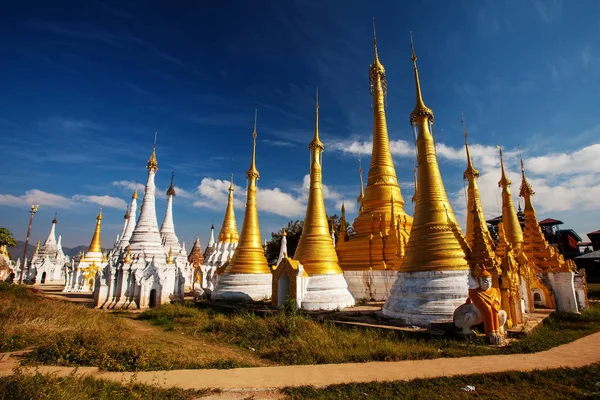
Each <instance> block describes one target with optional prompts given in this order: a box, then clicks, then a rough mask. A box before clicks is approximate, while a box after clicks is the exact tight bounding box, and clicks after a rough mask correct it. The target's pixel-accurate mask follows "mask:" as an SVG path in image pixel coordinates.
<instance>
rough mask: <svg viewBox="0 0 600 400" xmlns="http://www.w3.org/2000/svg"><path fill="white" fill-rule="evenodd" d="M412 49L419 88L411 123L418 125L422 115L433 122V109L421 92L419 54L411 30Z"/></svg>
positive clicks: (416, 83)
mask: <svg viewBox="0 0 600 400" xmlns="http://www.w3.org/2000/svg"><path fill="white" fill-rule="evenodd" d="M410 49H411V57H410V58H411V60H412V62H413V70H414V75H415V86H416V89H417V93H416V95H417V104H416V105H415V109H414V110H413V112H412V113H411V114H410V123H411V124H412V125H418V124H419V121H420V117H427V118H426V121H427V122H429V123H433V120H434V117H433V111H432V110H431V109H430V108H429V107H427V106H426V105H425V103H424V102H423V95H422V94H421V82H420V81H419V69H418V68H417V54H416V53H415V44H414V42H413V36H412V31H410Z"/></svg>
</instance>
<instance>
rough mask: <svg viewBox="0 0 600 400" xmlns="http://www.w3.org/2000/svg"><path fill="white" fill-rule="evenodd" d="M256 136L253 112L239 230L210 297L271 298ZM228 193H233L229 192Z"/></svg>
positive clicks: (234, 298)
mask: <svg viewBox="0 0 600 400" xmlns="http://www.w3.org/2000/svg"><path fill="white" fill-rule="evenodd" d="M256 137H257V133H256V115H255V117H254V132H252V138H253V145H252V161H251V164H250V168H249V169H248V172H246V179H247V180H248V188H247V194H246V210H245V213H244V222H243V224H242V232H241V234H240V235H239V242H238V245H237V247H236V248H235V250H234V252H233V256H232V257H231V259H230V260H229V261H227V262H225V263H224V264H223V265H221V266H220V267H218V268H217V274H218V276H217V283H216V287H215V289H214V291H213V292H212V293H211V299H212V300H237V301H261V300H268V299H270V298H271V270H270V269H269V266H268V263H267V259H266V257H265V252H264V249H263V246H262V240H261V237H260V227H259V224H258V209H257V207H256V190H257V189H256V181H257V180H258V179H259V177H260V174H259V173H258V170H257V169H256ZM229 193H230V196H232V195H233V194H232V192H231V191H230V192H229ZM226 218H227V217H226Z"/></svg>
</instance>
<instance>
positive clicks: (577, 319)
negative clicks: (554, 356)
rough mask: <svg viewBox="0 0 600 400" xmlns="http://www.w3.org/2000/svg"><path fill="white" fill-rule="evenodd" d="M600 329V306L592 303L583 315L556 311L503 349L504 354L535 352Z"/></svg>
mask: <svg viewBox="0 0 600 400" xmlns="http://www.w3.org/2000/svg"><path fill="white" fill-rule="evenodd" d="M598 331H600V306H599V305H597V304H592V305H591V307H589V308H588V309H587V310H585V311H583V312H582V313H581V315H575V314H561V313H554V314H551V315H550V317H548V318H547V319H546V320H545V321H544V324H543V325H542V326H540V327H538V328H537V329H536V330H535V331H533V332H532V333H531V334H529V335H528V336H526V337H524V338H523V339H520V340H518V341H515V342H513V343H511V344H510V345H509V346H506V347H504V348H502V349H501V352H502V354H514V353H534V352H538V351H543V350H548V349H550V348H552V347H555V346H560V345H561V344H565V343H569V342H572V341H574V340H577V339H579V338H582V337H584V336H587V335H589V334H592V333H594V332H598Z"/></svg>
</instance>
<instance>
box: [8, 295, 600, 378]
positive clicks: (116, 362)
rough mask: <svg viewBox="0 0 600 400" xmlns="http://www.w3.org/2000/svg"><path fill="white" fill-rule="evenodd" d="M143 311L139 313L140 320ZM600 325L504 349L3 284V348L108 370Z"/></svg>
mask: <svg viewBox="0 0 600 400" xmlns="http://www.w3.org/2000/svg"><path fill="white" fill-rule="evenodd" d="M136 316H137V319H136ZM596 331H600V306H598V305H595V306H593V307H592V308H590V309H589V310H588V311H586V312H584V313H583V314H582V315H580V316H576V315H561V314H554V315H552V316H551V317H550V318H549V319H547V321H546V323H545V324H544V325H543V326H542V327H540V328H538V330H536V331H535V332H534V333H533V334H531V335H529V336H527V337H526V338H524V339H520V340H516V341H513V342H511V343H510V344H509V345H507V346H504V347H501V348H493V347H490V346H488V345H487V344H486V343H485V341H484V340H483V338H482V337H476V338H464V337H462V336H447V337H442V336H428V335H423V334H421V333H411V332H402V331H391V330H380V329H365V328H356V327H348V326H339V325H336V324H334V323H333V322H329V321H324V322H317V321H314V320H312V319H311V318H310V317H308V316H306V315H303V314H302V313H300V312H298V311H297V310H293V309H288V310H287V311H286V312H278V313H272V314H269V315H266V316H257V315H255V314H253V313H250V312H241V313H230V314H224V313H219V312H215V311H213V310H210V309H208V310H204V309H199V308H197V307H196V306H194V305H193V304H191V303H185V304H169V305H163V306H160V307H158V308H156V309H152V310H147V311H145V312H143V313H141V314H135V315H134V314H130V313H125V312H120V313H111V312H105V311H102V312H101V311H98V310H94V309H89V308H86V307H83V306H81V305H78V304H73V303H68V302H62V301H55V300H50V299H46V298H43V297H41V296H39V295H37V294H36V293H34V291H32V290H30V289H26V288H23V287H19V286H12V285H7V284H0V352H3V351H12V350H20V349H26V348H32V349H33V350H32V352H30V353H28V354H27V356H26V360H25V361H26V362H28V363H30V364H31V363H42V364H48V365H65V366H76V365H81V366H97V367H100V368H102V369H106V370H110V371H143V370H161V369H182V368H236V367H245V366H248V367H252V366H261V365H271V364H284V365H294V364H326V363H343V362H365V361H397V360H410V359H431V358H438V357H461V356H475V355H491V354H512V353H531V352H536V351H541V350H546V349H549V348H551V347H554V346H557V345H560V344H564V343H567V342H570V341H573V340H575V339H578V338H580V337H582V336H585V335H587V334H590V333H593V332H596Z"/></svg>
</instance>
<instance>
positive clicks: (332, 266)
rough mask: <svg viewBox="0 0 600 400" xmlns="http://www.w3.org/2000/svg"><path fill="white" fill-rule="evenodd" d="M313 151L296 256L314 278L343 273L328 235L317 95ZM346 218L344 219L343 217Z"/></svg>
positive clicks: (322, 147) (310, 146)
mask: <svg viewBox="0 0 600 400" xmlns="http://www.w3.org/2000/svg"><path fill="white" fill-rule="evenodd" d="M308 148H309V149H310V189H309V193H308V204H307V207H306V218H304V228H303V229H302V235H301V236H300V241H299V242H298V247H297V248H296V252H295V254H294V260H298V261H300V263H301V264H302V266H303V267H304V270H305V271H306V273H308V275H309V276H312V275H325V274H342V269H341V268H340V266H339V264H338V257H337V254H336V253H335V247H334V245H333V241H332V238H331V234H330V233H329V222H328V221H327V213H326V212H325V202H324V200H323V170H322V165H323V150H324V149H325V147H324V146H323V143H322V142H321V140H320V139H319V100H318V94H317V102H316V116H315V133H314V136H313V139H312V141H311V142H310V144H309V145H308ZM344 218H345V217H344Z"/></svg>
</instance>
